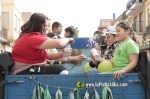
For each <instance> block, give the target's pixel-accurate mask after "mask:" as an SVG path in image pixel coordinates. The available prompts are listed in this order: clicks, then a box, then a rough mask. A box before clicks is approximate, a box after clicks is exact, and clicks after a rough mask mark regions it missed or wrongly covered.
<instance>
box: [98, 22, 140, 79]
mask: <svg viewBox="0 0 150 99" xmlns="http://www.w3.org/2000/svg"><path fill="white" fill-rule="evenodd" d="M116 36H117V39H118V40H119V41H121V43H120V45H119V46H118V47H117V48H116V50H115V52H114V55H113V59H112V60H113V62H114V66H113V69H112V71H110V72H113V75H114V78H118V79H119V78H120V77H121V76H122V74H123V73H127V72H131V71H132V70H133V69H134V68H135V67H136V66H137V63H138V58H139V46H138V44H137V43H136V42H137V40H138V39H137V38H136V35H135V34H134V32H133V30H132V28H131V27H130V26H129V23H127V22H126V21H121V22H119V23H118V24H117V25H116ZM132 39H134V40H135V41H134V40H132ZM104 60H105V59H102V58H100V59H97V60H95V61H96V62H102V61H104Z"/></svg>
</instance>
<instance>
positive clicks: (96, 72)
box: [86, 68, 114, 74]
mask: <svg viewBox="0 0 150 99" xmlns="http://www.w3.org/2000/svg"><path fill="white" fill-rule="evenodd" d="M113 73H114V71H108V72H101V73H100V72H99V71H98V69H96V68H92V69H90V70H88V71H87V73H86V74H113Z"/></svg>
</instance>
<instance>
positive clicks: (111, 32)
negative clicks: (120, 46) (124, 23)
mask: <svg viewBox="0 0 150 99" xmlns="http://www.w3.org/2000/svg"><path fill="white" fill-rule="evenodd" d="M105 34H106V35H107V34H116V32H115V31H110V30H108V31H107V32H105Z"/></svg>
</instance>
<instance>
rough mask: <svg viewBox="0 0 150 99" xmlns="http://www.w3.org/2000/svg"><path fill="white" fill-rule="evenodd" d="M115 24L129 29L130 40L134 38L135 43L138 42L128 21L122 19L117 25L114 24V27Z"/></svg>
mask: <svg viewBox="0 0 150 99" xmlns="http://www.w3.org/2000/svg"><path fill="white" fill-rule="evenodd" d="M117 26H120V27H121V28H123V29H124V30H128V29H129V30H130V36H131V38H132V40H134V41H135V42H136V43H138V41H137V40H138V38H136V34H135V32H134V31H133V29H132V28H131V27H130V25H129V23H128V22H126V21H124V20H122V21H121V22H119V23H118V24H117V25H116V27H117Z"/></svg>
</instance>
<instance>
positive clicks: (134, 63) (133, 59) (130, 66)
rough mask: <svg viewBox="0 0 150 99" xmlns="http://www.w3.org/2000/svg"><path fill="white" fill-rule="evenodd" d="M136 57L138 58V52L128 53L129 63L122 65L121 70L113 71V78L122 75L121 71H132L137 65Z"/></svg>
mask: <svg viewBox="0 0 150 99" xmlns="http://www.w3.org/2000/svg"><path fill="white" fill-rule="evenodd" d="M138 59H139V54H131V55H129V61H130V63H129V64H128V65H127V66H126V67H124V68H123V69H122V70H117V71H115V72H114V78H118V79H120V77H121V76H122V74H123V73H127V72H130V71H132V70H133V69H134V68H135V67H136V66H137V63H138Z"/></svg>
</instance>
